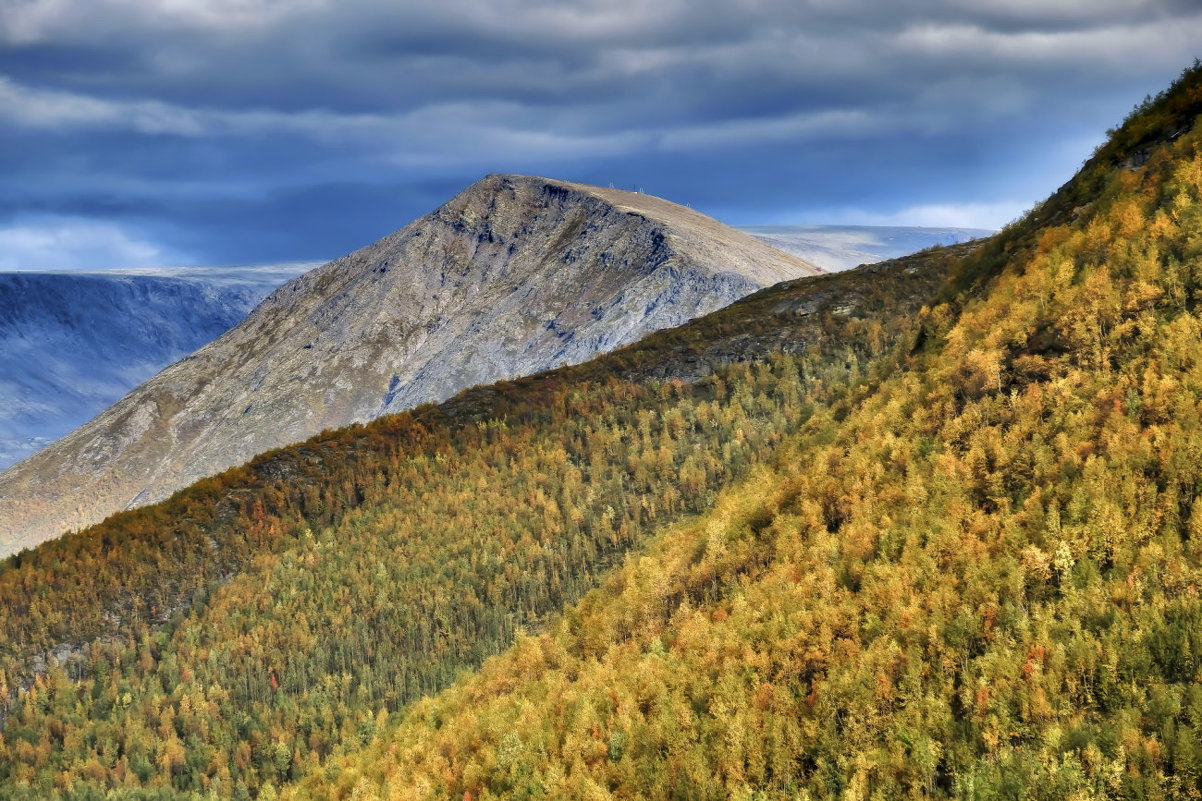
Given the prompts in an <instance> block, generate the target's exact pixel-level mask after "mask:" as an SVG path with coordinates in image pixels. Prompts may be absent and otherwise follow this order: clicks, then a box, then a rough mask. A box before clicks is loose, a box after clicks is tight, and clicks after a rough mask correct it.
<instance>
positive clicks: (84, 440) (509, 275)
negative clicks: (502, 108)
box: [0, 175, 821, 555]
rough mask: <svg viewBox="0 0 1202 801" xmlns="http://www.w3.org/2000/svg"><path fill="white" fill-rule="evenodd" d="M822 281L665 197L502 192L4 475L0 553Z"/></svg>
mask: <svg viewBox="0 0 1202 801" xmlns="http://www.w3.org/2000/svg"><path fill="white" fill-rule="evenodd" d="M819 272H821V270H820V269H819V268H816V267H814V266H813V265H811V264H809V263H808V262H805V261H802V260H801V259H798V258H797V257H794V256H791V255H789V254H786V253H783V252H781V251H778V250H776V249H774V248H772V247H770V246H769V245H766V244H764V243H762V242H760V241H759V240H757V239H755V238H753V237H751V236H749V235H747V234H744V233H741V232H739V231H736V230H734V229H732V228H728V227H727V226H725V225H722V224H721V223H719V222H717V221H715V220H713V219H711V218H709V217H706V216H705V215H702V214H699V213H697V212H695V211H692V210H690V209H686V208H684V207H682V206H678V205H676V204H674V203H670V202H668V201H665V200H661V199H659V198H655V197H650V196H648V195H644V194H637V193H632V192H625V191H621V190H615V189H602V188H598V187H593V186H585V185H581V184H572V183H565V182H562V181H554V180H549V179H545V178H533V177H525V176H516V175H490V176H488V177H486V178H484V179H482V180H481V181H479V182H477V183H476V184H473V185H472V186H470V187H468V188H467V189H466V190H464V191H463V192H461V193H460V194H459V195H457V196H456V197H455V198H453V199H452V200H450V201H449V202H448V203H446V204H445V205H443V206H442V207H440V208H438V209H437V210H435V211H434V212H432V213H431V214H429V215H427V216H425V217H422V218H421V219H418V220H416V221H414V222H413V223H411V224H410V225H408V226H406V227H405V228H403V229H401V230H399V231H397V232H395V233H393V234H391V235H389V236H387V237H385V238H384V239H382V240H380V241H379V242H377V243H375V244H373V245H369V246H368V247H366V248H363V249H362V250H359V251H356V252H354V253H352V254H350V255H348V256H345V257H343V258H341V259H338V260H336V261H333V262H330V263H329V264H326V265H324V266H322V267H319V268H317V269H315V270H312V271H311V272H308V273H306V274H304V275H302V276H300V277H298V278H296V279H294V280H293V281H291V282H289V283H288V284H285V285H284V286H283V287H281V288H280V289H279V290H277V291H276V292H275V293H273V294H272V295H271V296H270V297H268V298H267V299H266V300H265V301H264V302H263V303H262V304H261V305H260V306H259V307H258V308H257V309H256V310H255V311H254V312H253V313H252V314H251V315H250V316H249V317H248V318H247V319H246V320H245V321H244V322H243V323H242V324H240V325H238V326H237V327H235V328H234V329H233V330H231V331H230V332H229V333H227V334H226V335H225V336H223V337H221V338H220V339H218V340H217V341H215V342H213V343H212V344H210V345H208V346H206V347H204V348H202V349H201V350H199V351H197V352H196V353H194V354H193V355H191V356H189V357H187V358H185V359H183V360H182V361H180V362H178V363H176V364H174V365H172V366H171V367H169V368H167V369H165V370H163V371H162V372H161V373H159V374H158V375H156V376H155V377H153V378H152V379H150V380H149V381H147V382H146V383H145V384H142V385H141V386H139V387H137V388H136V389H134V390H133V391H131V392H130V393H129V394H128V395H126V396H125V397H124V398H122V399H121V400H120V401H118V402H117V403H116V404H114V405H113V406H112V407H110V408H109V409H108V410H107V411H105V412H104V413H103V414H101V415H100V416H98V417H97V418H96V419H94V420H92V421H91V422H89V423H88V424H86V425H84V426H82V427H81V428H79V429H77V430H76V431H75V432H73V433H71V434H70V435H68V436H66V437H64V438H63V439H62V440H60V441H58V442H57V443H55V444H53V445H51V446H50V447H48V448H46V449H45V450H43V451H42V452H40V453H38V454H36V455H35V456H33V457H31V458H29V459H27V460H25V461H24V462H21V463H19V464H17V465H15V466H14V467H12V468H10V469H9V470H7V471H6V472H4V473H3V474H0V555H3V554H7V553H12V552H15V551H17V550H20V549H22V548H27V547H31V546H33V545H35V544H37V543H38V542H41V541H43V540H46V539H49V538H52V537H55V536H57V535H59V534H61V533H62V532H64V531H65V530H67V529H69V528H77V527H81V526H85V525H88V524H91V523H95V522H97V521H99V520H100V519H102V518H104V517H105V516H107V515H109V514H111V513H113V512H116V511H119V510H121V509H124V508H129V507H131V506H139V505H143V504H146V503H150V502H153V501H156V500H160V499H162V498H165V497H167V496H168V495H170V494H171V493H172V492H174V491H175V490H177V489H179V488H181V487H184V486H186V485H188V484H189V483H191V482H193V481H195V480H197V479H199V478H202V477H204V476H207V475H210V474H213V473H216V472H218V471H220V470H222V469H224V468H227V467H230V466H232V465H235V464H239V463H241V462H243V461H245V460H247V459H248V458H250V457H251V456H253V455H255V454H256V453H260V452H262V451H265V450H269V449H271V448H276V447H279V446H282V445H285V444H288V443H291V442H296V441H299V440H303V439H306V438H307V437H310V436H312V435H314V434H316V433H318V432H320V431H322V430H323V429H327V428H337V427H340V426H344V425H347V424H349V423H353V422H363V421H367V420H370V419H372V418H375V417H378V416H380V415H382V414H385V413H389V412H396V411H400V410H403V409H407V408H411V407H414V406H417V405H420V404H422V403H426V402H431V401H440V400H443V399H445V398H447V397H449V396H451V395H453V394H454V393H456V392H458V391H459V390H461V389H464V388H465V387H469V386H472V385H475V384H480V383H487V382H492V381H497V380H500V379H507V378H513V377H516V376H520V375H526V374H530V373H534V372H538V371H540V370H544V369H548V368H550V367H554V366H558V365H560V364H565V363H577V362H581V361H584V360H586V359H588V358H590V357H592V356H594V355H596V354H598V353H602V352H605V351H608V350H612V349H613V348H616V347H619V346H621V345H625V344H628V343H630V342H633V341H635V340H637V339H639V338H641V337H642V336H644V335H645V334H647V333H649V332H651V331H654V330H657V329H661V328H666V327H670V326H675V325H679V324H681V323H683V322H685V321H687V320H689V319H691V318H693V317H696V316H698V315H701V314H705V313H707V312H710V311H713V310H715V309H717V308H720V307H722V306H725V305H727V304H729V303H730V302H732V301H734V300H736V299H738V298H740V297H743V296H744V295H747V294H749V293H751V292H753V291H755V290H757V289H759V288H761V287H764V286H767V285H770V284H774V283H776V282H778V281H782V280H785V279H790V278H797V277H801V276H806V275H814V274H817V273H819Z"/></svg>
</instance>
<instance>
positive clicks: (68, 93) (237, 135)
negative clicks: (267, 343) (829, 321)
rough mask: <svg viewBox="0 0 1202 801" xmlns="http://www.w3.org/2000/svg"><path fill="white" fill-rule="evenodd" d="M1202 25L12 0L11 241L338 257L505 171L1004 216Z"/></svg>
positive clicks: (772, 203) (1182, 57) (981, 8)
mask: <svg viewBox="0 0 1202 801" xmlns="http://www.w3.org/2000/svg"><path fill="white" fill-rule="evenodd" d="M1200 34H1202V9H1199V8H1198V7H1197V3H1196V2H1192V0H1191V2H1185V1H1184V0H1183V1H1181V2H1173V1H1172V0H957V1H956V2H953V1H952V0H894V2H889V3H884V2H880V0H872V1H871V2H870V1H869V0H806V1H804V2H754V1H751V0H742V1H741V2H740V1H739V0H734V1H732V0H723V2H716V1H712V0H691V1H690V2H683V1H681V0H676V1H673V0H659V1H658V2H654V3H651V2H636V1H635V0H609V2H588V3H584V2H575V3H573V2H562V0H554V1H553V2H532V0H500V1H499V2H498V1H495V0H494V1H489V0H470V1H469V0H445V2H439V3H412V2H403V3H396V2H388V3H385V2H368V1H367V0H350V1H349V2H333V0H330V2H325V0H207V1H206V2H200V1H199V0H0V148H2V149H0V266H15V265H16V264H17V263H21V262H22V260H25V261H28V260H30V259H36V258H37V255H38V253H39V252H41V251H39V250H38V249H37V248H40V247H43V244H44V243H50V245H49V246H51V247H52V246H53V241H54V237H55V236H66V235H73V234H72V232H73V231H75V232H78V231H84V232H85V234H86V235H87V236H94V237H96V238H97V240H98V242H101V245H98V247H99V248H100V249H101V250H100V252H99V253H98V256H97V258H98V259H101V260H109V261H115V260H116V261H119V260H121V259H134V258H137V259H142V260H156V259H158V260H162V259H168V260H170V259H177V260H193V261H249V260H268V259H305V258H320V257H327V256H334V255H337V254H338V253H340V252H343V251H345V250H348V249H351V248H353V247H355V246H357V245H360V244H364V243H365V242H367V241H369V240H371V239H372V238H374V237H376V236H378V235H380V234H383V233H385V232H387V231H388V230H390V229H392V228H395V227H398V226H399V225H401V224H403V223H404V222H406V221H407V220H408V219H410V218H412V217H414V216H417V215H418V214H421V213H423V212H424V211H427V210H428V209H429V208H431V207H432V206H434V205H437V203H438V202H440V201H441V200H443V199H445V198H446V197H448V196H449V195H451V194H453V193H454V192H455V191H457V190H458V189H459V188H461V187H462V186H463V185H465V184H466V183H468V182H470V181H471V180H473V179H475V178H477V177H479V176H480V175H481V174H483V173H485V172H492V171H521V172H532V173H538V174H544V175H554V176H557V177H564V178H568V179H579V180H588V181H592V182H599V183H610V182H612V183H614V184H615V185H618V186H638V187H642V188H644V189H645V190H646V191H650V192H656V193H658V194H663V195H666V196H668V197H670V198H672V199H675V200H679V201H681V202H688V203H691V204H692V205H694V206H695V207H698V208H701V209H703V210H705V211H708V212H711V213H715V214H720V215H721V216H723V217H724V218H725V219H727V220H728V221H731V222H736V223H752V222H794V221H796V222H825V221H857V222H873V221H878V222H915V223H923V222H929V223H939V222H959V223H962V224H977V225H979V224H991V223H992V224H999V223H1002V222H1005V221H1006V219H1008V217H1010V216H1013V215H1014V214H1016V213H1018V211H1019V210H1021V208H1023V207H1025V206H1028V205H1030V204H1031V203H1033V202H1035V201H1036V200H1038V199H1039V198H1040V196H1041V195H1043V194H1046V193H1047V192H1048V191H1049V190H1051V189H1052V188H1054V186H1055V185H1056V184H1057V183H1058V182H1059V181H1061V180H1063V179H1065V178H1067V177H1068V175H1069V173H1070V172H1071V170H1072V169H1073V168H1074V167H1075V165H1076V164H1077V163H1079V162H1080V161H1081V159H1083V158H1084V157H1085V156H1087V155H1088V151H1089V149H1090V148H1091V147H1092V145H1094V144H1096V143H1097V141H1098V140H1099V139H1100V137H1101V135H1102V132H1103V131H1104V130H1105V128H1106V127H1108V126H1110V125H1112V124H1114V123H1115V122H1117V121H1118V118H1120V117H1121V116H1122V114H1123V113H1125V111H1126V109H1128V108H1130V106H1131V105H1132V104H1133V103H1134V102H1136V101H1138V100H1139V99H1141V98H1142V96H1143V94H1144V93H1146V92H1149V91H1155V90H1156V89H1159V88H1161V87H1163V86H1164V85H1165V84H1166V83H1167V82H1168V81H1169V80H1171V78H1172V77H1173V76H1174V75H1175V74H1176V73H1177V72H1179V71H1180V69H1181V68H1182V67H1184V66H1185V65H1186V64H1187V63H1188V62H1189V61H1190V60H1192V58H1193V57H1194V56H1195V54H1196V53H1195V50H1196V47H1197V46H1196V42H1198V41H1202V36H1200ZM31 243H32V244H31ZM22 248H25V249H26V250H22ZM30 248H32V250H30ZM104 248H108V250H104ZM28 266H37V265H36V264H29V265H28Z"/></svg>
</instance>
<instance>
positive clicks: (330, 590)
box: [0, 248, 968, 799]
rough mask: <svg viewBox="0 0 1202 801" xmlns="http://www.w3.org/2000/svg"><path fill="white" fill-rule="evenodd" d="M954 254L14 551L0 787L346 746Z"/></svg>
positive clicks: (706, 494)
mask: <svg viewBox="0 0 1202 801" xmlns="http://www.w3.org/2000/svg"><path fill="white" fill-rule="evenodd" d="M967 251H968V248H960V249H947V250H943V251H935V252H931V253H928V254H923V255H921V256H918V257H914V258H912V259H908V260H906V261H903V262H897V263H893V264H888V265H880V266H878V267H874V268H873V269H872V270H870V271H862V272H855V273H847V274H842V275H836V276H820V277H817V278H812V279H801V280H798V281H793V282H786V283H784V284H780V285H778V286H774V287H772V288H770V289H767V290H764V291H762V292H759V293H757V294H755V295H753V296H752V297H750V298H748V299H746V300H745V301H742V302H740V303H737V304H735V305H733V306H731V307H728V308H726V309H723V310H721V311H719V312H716V313H714V314H711V315H709V316H707V317H705V318H702V319H700V320H697V321H695V322H693V323H690V324H689V325H686V326H683V327H680V328H677V329H672V330H669V331H664V332H660V333H658V334H655V335H653V336H652V337H649V338H647V339H645V340H643V341H641V342H639V343H637V344H636V345H633V346H631V347H628V348H625V349H622V350H620V351H617V352H615V353H613V354H610V355H608V356H605V357H603V358H601V359H597V360H594V361H592V362H587V363H585V364H582V365H579V366H577V367H572V368H566V369H561V370H556V371H553V372H549V373H545V374H541V375H537V376H534V377H531V378H527V379H522V380H519V381H514V382H505V383H500V384H496V385H493V386H490V387H483V388H478V389H474V390H470V391H468V392H465V393H463V394H461V395H460V396H458V397H457V398H455V399H453V400H451V401H449V402H447V403H445V404H442V405H440V406H424V407H421V408H419V409H417V410H415V411H413V412H412V413H408V414H403V415H399V416H391V417H386V418H383V419H381V420H379V421H376V422H373V423H371V424H369V425H367V426H363V427H353V428H350V429H345V430H342V431H338V432H333V433H328V434H325V435H322V436H319V437H317V438H315V439H313V440H311V441H309V442H308V443H305V444H302V445H299V446H294V447H290V448H286V449H283V450H280V451H275V452H271V453H268V454H265V455H263V456H261V457H259V458H257V459H256V460H254V461H253V462H251V463H250V464H249V465H247V466H246V467H242V468H238V469H235V470H231V471H228V472H227V473H225V474H223V475H221V476H217V477H215V478H212V479H207V480H205V481H202V482H200V483H198V484H196V485H194V486H193V487H191V488H189V489H187V490H185V491H184V492H182V493H180V494H179V495H177V496H176V497H175V498H173V499H171V500H169V501H167V502H165V503H163V504H159V505H156V506H153V507H148V508H146V509H140V510H136V511H132V512H128V513H123V514H121V515H118V516H116V517H114V518H112V519H111V520H109V521H107V522H106V523H104V524H101V525H99V526H96V527H94V528H92V529H90V530H88V531H86V532H83V533H81V534H75V535H70V536H67V537H65V538H62V539H60V540H56V541H52V542H47V543H44V544H43V545H41V546H40V547H38V548H36V549H34V550H33V551H30V552H27V553H24V554H21V555H19V556H17V557H13V558H12V559H10V560H9V561H8V562H7V563H6V564H5V566H4V567H3V568H2V569H0V654H2V661H0V671H2V675H0V685H3V686H5V687H7V690H4V692H7V694H8V697H9V698H10V699H11V700H12V707H11V712H10V714H9V716H8V720H7V724H6V727H5V729H4V732H3V740H0V798H3V797H17V798H38V799H41V798H47V797H50V798H53V797H55V793H59V794H60V796H61V797H72V795H71V793H72V792H76V793H79V794H82V796H81V797H89V796H87V795H86V794H87V793H92V792H97V791H102V790H103V791H105V792H107V791H110V790H111V791H114V792H115V791H117V790H118V789H120V788H135V789H136V788H141V789H144V790H148V791H153V792H158V790H159V789H161V790H162V791H163V792H164V793H168V795H170V793H178V794H180V796H181V797H188V795H189V794H192V793H197V794H201V795H202V796H203V795H204V794H206V793H209V792H213V793H215V794H217V796H218V797H229V796H232V797H240V794H241V793H243V791H245V792H247V793H250V794H254V793H258V792H260V791H263V792H267V788H268V785H271V786H272V787H279V786H281V785H282V784H284V783H286V782H288V781H291V780H294V779H296V778H299V777H300V776H303V775H304V774H305V773H307V772H308V771H309V770H311V769H312V768H313V767H314V766H315V765H317V764H318V763H319V761H320V760H321V759H323V758H324V757H326V756H327V755H328V754H330V753H331V752H332V751H333V750H334V749H336V748H339V747H359V746H360V745H361V744H362V743H363V742H364V741H365V740H366V739H367V738H369V737H370V735H371V733H372V732H373V731H374V730H375V729H376V727H378V726H379V725H382V723H381V721H382V720H383V718H380V717H379V713H380V710H381V709H385V710H398V709H400V708H402V707H403V706H404V705H406V704H407V703H408V702H410V701H412V700H415V699H417V698H418V697H420V696H421V695H423V694H428V693H432V692H435V691H437V690H439V689H441V688H443V687H445V686H447V685H448V684H449V683H451V682H452V681H453V680H454V679H455V677H456V676H458V675H459V674H460V673H461V672H462V671H463V670H464V669H467V668H471V667H474V666H477V665H479V663H480V662H481V661H482V660H483V659H484V658H485V657H486V656H488V655H490V654H495V653H498V652H500V651H501V650H503V649H504V648H505V647H507V646H508V645H509V644H511V643H512V641H513V637H514V635H515V633H516V631H517V630H518V629H519V627H523V626H524V627H528V628H531V629H534V628H536V627H539V626H541V625H542V624H543V622H544V620H545V619H546V618H547V616H548V615H552V614H555V613H557V612H559V611H561V610H562V609H563V608H564V607H565V606H566V605H568V604H570V603H572V602H574V601H575V600H576V599H578V598H579V597H580V596H581V595H582V594H583V593H584V592H585V591H587V590H588V589H589V588H591V587H593V586H596V584H597V582H598V580H599V577H600V576H602V575H604V574H605V573H606V572H608V571H609V570H610V569H612V567H613V566H615V565H616V564H619V563H620V561H621V556H622V554H623V553H624V552H625V551H626V550H628V549H629V548H630V547H632V546H634V545H636V544H638V543H639V542H642V541H643V540H644V539H645V538H646V537H647V536H648V535H649V534H650V533H652V532H654V531H656V530H657V529H659V528H660V527H661V526H663V525H666V524H670V523H671V522H673V521H676V520H679V519H681V518H682V517H684V516H688V515H691V514H697V513H700V512H703V511H705V510H707V509H708V508H709V507H710V505H711V503H712V501H713V499H714V497H715V493H716V492H717V491H718V490H720V489H721V488H722V487H724V486H727V485H728V484H730V483H731V482H733V481H735V480H737V479H738V478H739V477H740V476H744V475H746V474H747V472H748V470H749V469H750V468H751V466H752V465H754V464H756V463H758V462H761V461H763V460H764V459H766V458H768V457H769V456H770V455H771V454H772V453H773V451H774V449H775V447H776V445H777V444H778V443H779V442H780V441H781V438H782V437H783V436H784V435H785V434H787V433H788V432H789V431H792V430H794V429H795V428H796V427H797V426H798V425H799V424H800V422H801V421H802V420H804V419H805V418H806V417H807V416H808V415H809V414H811V413H812V411H813V409H814V408H815V407H816V406H819V405H821V406H827V405H830V404H832V403H836V402H837V401H838V399H839V398H841V397H844V396H845V395H846V394H847V393H848V392H852V391H855V390H856V387H858V386H859V385H860V383H861V382H862V381H868V380H872V379H871V376H872V375H874V374H875V371H877V369H878V368H876V367H875V365H876V364H877V362H878V361H879V360H880V359H881V358H882V356H884V355H887V354H890V353H893V352H894V344H895V343H897V342H899V341H904V342H910V341H912V339H913V335H914V331H915V326H916V324H917V320H918V311H919V309H920V308H921V307H922V305H923V304H924V303H927V302H929V301H930V299H931V297H932V296H933V295H934V294H935V293H936V292H937V291H938V289H939V287H940V286H941V285H942V284H943V282H944V280H945V276H946V275H947V272H948V270H949V269H950V268H951V267H952V266H953V265H954V264H957V263H958V259H959V258H960V257H961V256H962V255H963V253H965V252H967ZM732 365H733V366H732ZM53 661H58V662H60V663H61V668H51V669H50V670H49V671H48V672H46V673H43V672H41V671H43V670H44V669H45V668H46V667H47V665H50V664H52V662H53ZM31 682H32V689H29V690H28V691H24V690H22V689H21V688H24V687H26V686H28V685H29V684H30V683H31ZM52 732H57V734H50V733H52ZM69 788H74V789H69ZM139 791H140V790H139Z"/></svg>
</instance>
